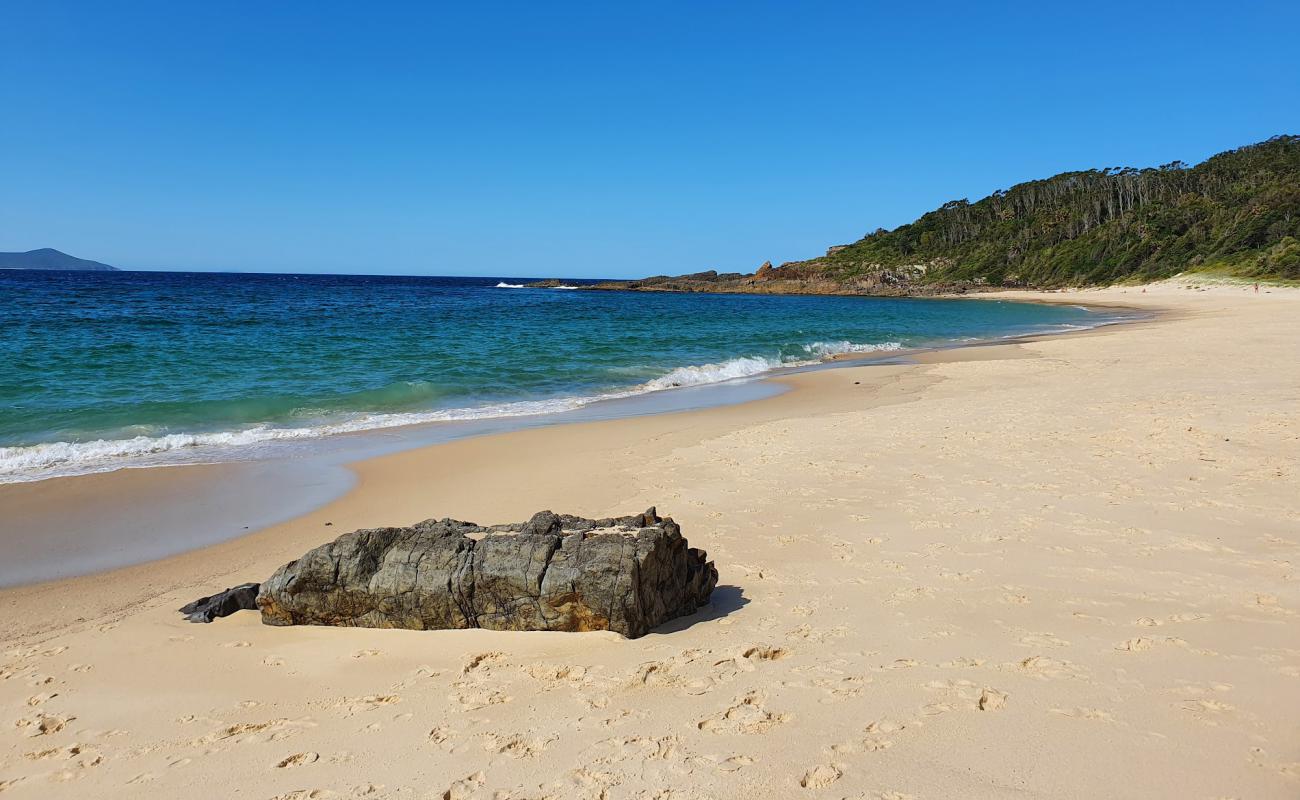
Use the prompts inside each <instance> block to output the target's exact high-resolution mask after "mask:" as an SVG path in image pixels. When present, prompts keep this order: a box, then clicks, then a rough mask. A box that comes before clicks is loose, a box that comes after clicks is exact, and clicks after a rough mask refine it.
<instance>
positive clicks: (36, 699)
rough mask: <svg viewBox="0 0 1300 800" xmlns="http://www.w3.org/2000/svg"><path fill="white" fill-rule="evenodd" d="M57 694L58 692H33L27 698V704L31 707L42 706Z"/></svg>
mask: <svg viewBox="0 0 1300 800" xmlns="http://www.w3.org/2000/svg"><path fill="white" fill-rule="evenodd" d="M58 696H59V693H58V692H41V693H40V694H34V695H32V696H31V697H29V698H27V705H29V706H33V707H35V706H42V705H45V704H46V703H48V702H49V701H51V700H53V699H54V698H56V697H58Z"/></svg>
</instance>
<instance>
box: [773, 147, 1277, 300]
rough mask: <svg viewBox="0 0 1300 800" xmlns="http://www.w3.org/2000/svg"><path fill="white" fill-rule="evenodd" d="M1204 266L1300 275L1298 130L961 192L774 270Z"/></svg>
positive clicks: (838, 272)
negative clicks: (1203, 154)
mask: <svg viewBox="0 0 1300 800" xmlns="http://www.w3.org/2000/svg"><path fill="white" fill-rule="evenodd" d="M1197 268H1227V269H1229V270H1231V271H1234V272H1237V273H1238V274H1243V275H1258V276H1270V277H1283V278H1300V137H1297V136H1277V137H1274V138H1272V139H1269V140H1268V141H1265V142H1261V143H1259V144H1255V145H1250V146H1248V147H1243V148H1241V149H1239V150H1231V151H1228V152H1226V153H1220V154H1219V155H1216V156H1214V157H1212V158H1210V159H1208V160H1206V161H1204V162H1203V163H1201V164H1197V165H1196V166H1187V165H1186V164H1183V163H1182V162H1179V161H1174V162H1171V163H1169V164H1165V165H1163V166H1160V167H1149V168H1144V169H1135V168H1132V167H1122V168H1120V167H1111V168H1106V169H1093V170H1087V171H1083V172H1066V173H1062V174H1060V175H1057V176H1055V177H1052V178H1047V179H1045V180H1038V181H1030V182H1028V183H1022V184H1019V185H1016V186H1013V187H1011V188H1010V189H1007V190H1006V191H1000V192H996V193H994V194H992V195H990V196H988V197H986V198H984V199H982V200H979V201H978V202H975V203H970V202H967V201H966V200H955V201H952V202H950V203H946V204H945V205H944V206H943V207H941V208H939V209H937V210H935V211H931V212H930V213H928V214H926V215H924V216H922V217H921V218H920V219H918V220H917V221H916V222H913V223H911V224H909V225H903V226H902V227H899V228H896V229H894V230H892V231H885V230H878V231H876V232H875V233H872V234H869V235H868V236H866V237H864V238H863V239H861V240H859V241H857V242H855V243H853V244H851V245H848V246H846V247H842V248H832V249H831V252H829V253H828V254H827V255H826V256H823V257H820V258H815V259H811V260H809V261H801V262H793V263H789V264H783V265H782V266H781V267H779V268H777V269H774V270H772V272H773V273H778V274H780V277H789V278H796V277H797V278H803V279H808V278H813V277H814V276H816V277H819V278H822V279H830V280H833V281H837V282H844V283H861V282H863V281H866V282H869V283H879V282H881V280H880V279H881V278H882V277H884V278H885V280H884V281H883V282H884V283H890V284H895V285H897V284H898V283H905V284H977V285H979V284H985V285H1008V286H1062V285H1080V284H1098V283H1110V282H1113V281H1118V280H1125V279H1140V280H1151V279H1158V278H1163V277H1167V276H1169V275H1173V274H1176V273H1178V272H1182V271H1185V270H1189V269H1197ZM778 274H773V275H772V276H771V277H772V278H777V277H778Z"/></svg>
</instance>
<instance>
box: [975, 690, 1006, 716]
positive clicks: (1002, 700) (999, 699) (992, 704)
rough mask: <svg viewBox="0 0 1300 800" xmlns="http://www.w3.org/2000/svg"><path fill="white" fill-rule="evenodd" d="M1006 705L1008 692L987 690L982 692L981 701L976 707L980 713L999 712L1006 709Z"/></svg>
mask: <svg viewBox="0 0 1300 800" xmlns="http://www.w3.org/2000/svg"><path fill="white" fill-rule="evenodd" d="M1006 704H1007V694H1006V692H1000V691H998V690H997V689H988V688H986V689H984V691H982V692H980V699H979V701H978V703H977V704H976V706H977V707H978V708H979V710H980V711H998V710H999V709H1002V708H1005V707H1006Z"/></svg>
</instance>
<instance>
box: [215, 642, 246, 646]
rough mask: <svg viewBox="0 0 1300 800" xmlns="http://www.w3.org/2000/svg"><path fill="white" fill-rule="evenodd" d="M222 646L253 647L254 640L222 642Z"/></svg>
mask: <svg viewBox="0 0 1300 800" xmlns="http://www.w3.org/2000/svg"><path fill="white" fill-rule="evenodd" d="M221 646H222V647H252V646H253V643H252V642H222V643H221Z"/></svg>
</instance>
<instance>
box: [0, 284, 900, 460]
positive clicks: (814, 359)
mask: <svg viewBox="0 0 1300 800" xmlns="http://www.w3.org/2000/svg"><path fill="white" fill-rule="evenodd" d="M571 288H576V287H571ZM900 347H901V345H900V344H899V343H898V342H885V343H883V344H855V343H853V342H847V341H842V342H812V343H810V344H807V345H803V347H802V348H801V350H802V352H803V353H804V354H805V355H807V356H808V358H798V357H788V358H766V357H762V356H745V357H741V358H733V359H728V360H726V361H721V362H718V363H712V364H699V365H691V366H684V367H677V368H676V369H672V370H669V371H668V372H667V373H666V374H664V375H662V376H660V377H658V378H653V379H651V380H648V381H646V382H645V383H642V384H640V385H637V386H633V387H631V388H629V389H624V390H620V391H613V392H607V393H603V394H595V395H586V396H575V397H558V398H552V399H547V400H523V401H519V402H513V403H497V404H492V405H484V406H475V407H472V408H453V409H443V410H437V411H419V412H406V413H356V414H351V415H347V416H343V417H339V418H335V419H333V420H330V421H327V422H321V423H320V424H317V425H303V426H295V427H282V426H273V425H256V426H251V427H248V428H244V429H241V430H237V431H216V432H211V433H169V434H163V435H159V436H143V435H142V436H133V437H130V438H125V439H96V440H94V441H89V442H49V443H45V444H35V445H25V446H20V447H0V483H20V482H26V481H34V480H42V479H45V478H52V477H59V476H64V475H81V474H85V473H89V472H105V471H109V470H114V469H120V468H122V467H128V466H151V465H155V464H171V463H181V462H194V461H217V460H229V459H230V458H238V457H243V456H246V455H248V454H249V451H250V450H251V451H256V450H257V448H258V446H259V445H264V444H269V443H274V442H285V441H294V440H303V439H314V438H320V437H324V436H333V435H336V434H341V433H354V432H358V431H369V430H383V429H385V428H396V427H401V426H405V425H420V424H425V423H431V422H457V421H467V420H478V419H493V418H502V417H522V416H535V415H541V414H554V413H558V412H561V411H571V410H574V409H578V408H582V407H583V406H586V405H590V404H591V403H595V402H598V401H603V400H617V399H621V398H625V397H633V396H636V395H642V394H648V393H650V392H657V391H663V390H665V389H672V388H675V387H681V386H703V385H707V384H716V383H724V382H726V381H735V380H743V379H747V378H753V377H755V376H758V375H762V374H764V373H767V372H771V371H772V370H775V369H780V368H786V367H799V366H808V365H811V364H816V363H818V362H820V361H821V360H823V359H825V358H829V357H831V356H835V355H840V354H844V353H866V352H876V351H882V350H897V349H899V348H900Z"/></svg>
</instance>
